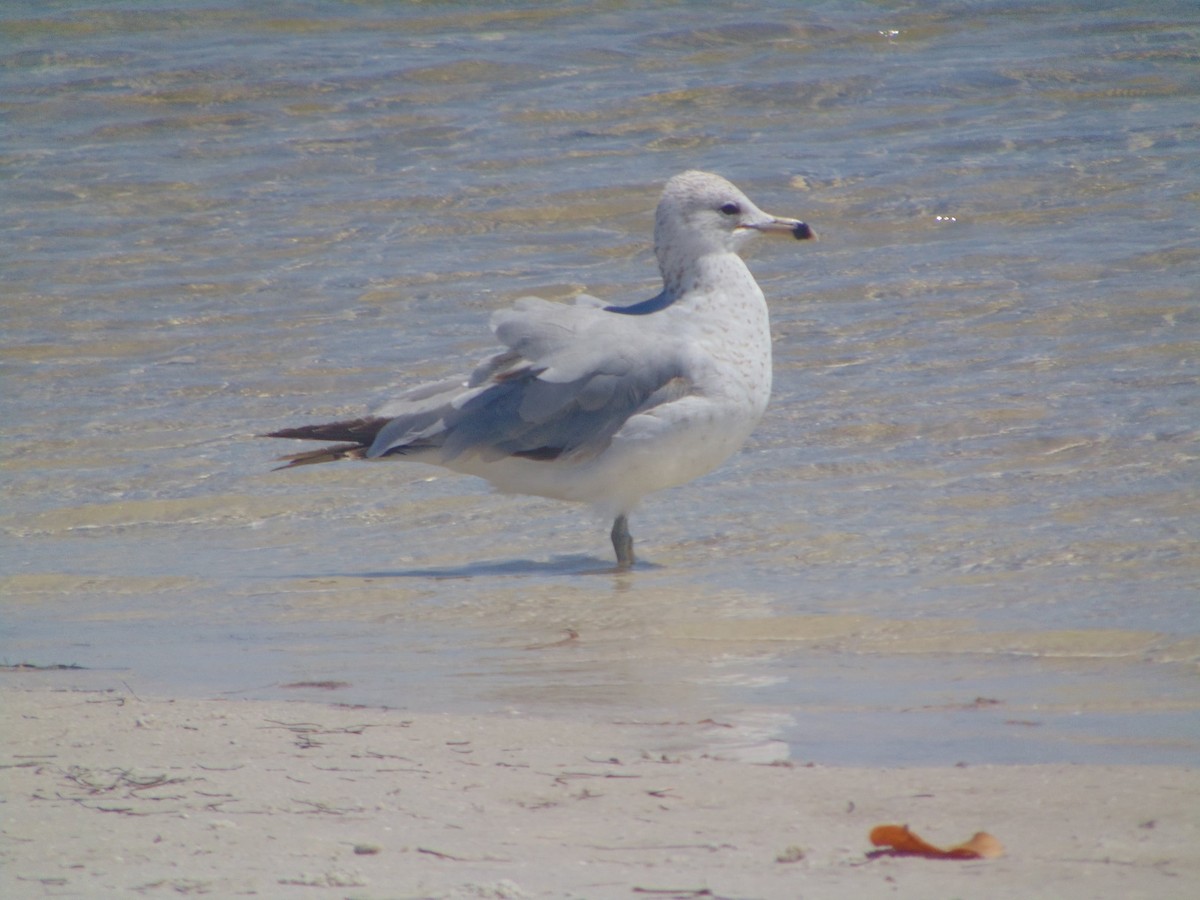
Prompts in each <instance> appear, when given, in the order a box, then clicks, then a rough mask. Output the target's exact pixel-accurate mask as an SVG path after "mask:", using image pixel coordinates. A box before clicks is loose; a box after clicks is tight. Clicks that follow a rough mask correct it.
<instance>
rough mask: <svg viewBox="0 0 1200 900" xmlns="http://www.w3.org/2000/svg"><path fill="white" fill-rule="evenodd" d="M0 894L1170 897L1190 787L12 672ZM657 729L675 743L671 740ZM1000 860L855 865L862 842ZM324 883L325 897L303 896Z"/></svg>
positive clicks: (1194, 795)
mask: <svg viewBox="0 0 1200 900" xmlns="http://www.w3.org/2000/svg"><path fill="white" fill-rule="evenodd" d="M5 677H6V679H8V680H7V681H6V683H5V686H4V687H3V688H2V692H0V730H2V732H3V734H4V735H6V738H5V741H4V749H3V753H2V756H0V769H2V771H3V785H4V787H3V797H4V816H3V844H2V848H0V853H2V858H3V865H2V866H0V894H3V895H4V896H5V897H14V898H18V897H84V896H86V897H104V896H118V895H120V896H124V895H126V894H131V893H135V894H138V895H140V896H143V897H152V896H162V897H168V896H178V895H181V894H182V895H191V894H197V895H198V894H208V895H212V896H223V897H235V896H245V895H255V896H261V897H288V896H302V897H327V896H328V897H354V898H384V897H388V898H396V897H422V898H425V897H428V898H435V897H436V898H467V897H471V898H478V897H492V898H524V897H574V898H609V897H614V898H615V897H666V898H674V897H681V898H684V897H718V898H720V897H724V898H794V897H800V896H803V897H805V898H845V897H856V898H868V900H869V898H875V897H889V898H890V897H897V896H908V897H917V896H930V897H951V896H971V897H1029V898H1033V897H1047V898H1048V897H1054V898H1080V900H1082V898H1095V897H1124V898H1132V897H1147V898H1149V897H1154V898H1170V897H1180V898H1182V897H1188V896H1194V894H1193V891H1194V889H1195V885H1196V884H1198V883H1200V813H1198V810H1200V770H1195V769H1187V768H1177V767H1165V766H1164V767H1151V766H1125V767H1111V766H1070V765H1031V766H969V767H941V768H895V769H886V768H872V769H864V768H840V767H825V766H820V767H817V766H805V765H802V764H778V763H777V764H770V765H764V764H754V763H750V762H746V761H744V760H737V759H729V758H722V757H721V756H720V755H719V754H718V753H706V752H703V751H701V750H697V751H693V752H671V751H670V750H669V749H667V750H664V747H667V746H669V745H678V741H679V737H680V735H681V734H684V735H686V734H687V733H689V732H690V733H692V734H693V736H694V737H695V741H694V746H696V747H702V746H703V745H704V735H705V734H706V733H708V732H711V731H712V729H714V728H719V727H720V723H714V722H712V721H702V722H650V721H643V722H630V721H611V722H592V723H582V722H570V721H557V720H556V721H552V720H539V719H535V718H528V717H523V716H500V715H496V716H464V715H444V716H443V715H425V714H422V715H416V716H414V715H408V714H405V713H403V712H400V711H395V710H386V709H379V708H350V707H338V706H326V705H320V704H314V703H299V702H257V701H242V700H190V699H169V698H149V697H146V696H136V695H134V694H133V693H131V692H130V691H128V690H125V689H117V690H112V689H102V690H56V689H53V688H52V686H51V685H52V679H51V678H50V677H48V676H45V675H40V674H22V675H19V676H15V677H14V676H13V675H11V674H8V675H6V676H5ZM668 735H669V737H668ZM885 823H907V824H908V825H910V826H911V827H912V828H913V830H914V831H917V832H918V833H920V834H921V835H922V836H923V837H925V838H926V839H928V840H929V841H931V842H933V843H935V844H939V845H952V844H956V843H959V842H961V841H965V840H966V839H967V838H969V837H970V836H971V835H972V834H974V833H975V832H977V831H987V832H990V833H991V834H992V835H994V836H995V837H996V838H998V839H999V840H1000V841H1001V842H1002V843H1003V844H1004V845H1005V847H1006V850H1007V852H1006V854H1005V855H1004V856H1003V857H1002V858H999V859H994V860H970V861H962V860H930V859H922V858H897V857H872V856H871V855H869V854H870V853H871V851H872V847H871V845H870V843H869V841H868V834H869V833H870V831H871V829H872V828H873V827H874V826H876V825H880V824H885ZM314 888H318V889H320V890H314Z"/></svg>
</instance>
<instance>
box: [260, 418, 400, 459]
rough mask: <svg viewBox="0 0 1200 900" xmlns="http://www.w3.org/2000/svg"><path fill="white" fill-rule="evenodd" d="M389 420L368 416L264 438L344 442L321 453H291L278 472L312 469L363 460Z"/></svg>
mask: <svg viewBox="0 0 1200 900" xmlns="http://www.w3.org/2000/svg"><path fill="white" fill-rule="evenodd" d="M388 421H390V420H388V419H386V418H382V417H378V416H369V417H367V418H362V419H348V420H347V421H344V422H327V423H325V424H322V425H301V426H300V427H299V428H284V429H283V430H281V431H272V432H271V433H270V434H267V435H263V437H273V438H296V439H298V440H304V441H344V442H348V443H341V444H336V445H335V446H333V447H322V448H320V449H319V450H306V451H305V452H303V453H292V454H289V455H288V456H281V457H279V461H280V462H286V463H287V465H285V466H277V467H276V468H277V469H291V468H293V467H294V466H311V465H315V464H316V463H325V462H334V461H336V460H339V459H363V458H364V457H365V456H366V455H367V448H368V447H370V446H371V444H372V443H374V441H375V436H376V435H378V434H379V432H380V430H381V429H382V428H383V426H384V425H386V424H387V423H388Z"/></svg>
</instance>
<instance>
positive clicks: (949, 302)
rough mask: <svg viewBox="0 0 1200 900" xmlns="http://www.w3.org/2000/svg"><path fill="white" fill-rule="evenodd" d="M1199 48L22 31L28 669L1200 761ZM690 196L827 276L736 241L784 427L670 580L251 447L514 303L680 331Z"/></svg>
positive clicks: (844, 744)
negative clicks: (677, 312)
mask: <svg viewBox="0 0 1200 900" xmlns="http://www.w3.org/2000/svg"><path fill="white" fill-rule="evenodd" d="M1198 39H1200V12H1197V10H1196V9H1195V6H1194V4H1191V3H1182V2H1181V3H1158V4H1154V5H1153V9H1150V8H1148V6H1147V5H1146V4H1126V5H1119V4H1112V5H1106V6H1104V7H1103V8H1101V9H1096V8H1095V4H1076V5H1071V4H1054V5H1051V6H1049V7H1047V6H1045V5H1044V4H1032V3H1012V2H999V3H984V2H964V3H954V4H951V3H932V4H921V5H919V6H916V7H913V6H911V5H908V4H891V3H858V4H844V3H836V4H835V3H816V4H795V3H783V2H775V3H772V2H765V3H753V4H749V3H747V4H722V5H716V6H714V5H706V6H705V7H704V11H703V12H701V11H700V10H699V7H698V5H695V4H674V5H671V4H654V5H649V4H647V5H639V4H632V5H631V4H624V3H599V4H597V3H586V4H584V3H577V4H560V5H555V6H554V7H553V8H550V7H547V6H545V5H542V4H515V3H508V4H486V5H472V4H460V3H419V4H416V3H414V4H372V3H331V2H312V3H282V4H274V5H272V8H271V11H270V12H269V13H267V12H264V11H261V10H256V9H251V8H249V7H246V6H245V5H244V4H233V3H225V4H222V3H219V2H218V3H215V4H214V3H204V4H201V3H191V2H181V3H175V4H171V5H165V4H158V3H154V2H146V3H135V4H123V5H120V4H112V3H92V4H80V3H49V4H47V3H40V2H39V3H36V4H35V3H10V4H6V5H5V6H4V9H3V10H2V11H0V113H2V114H3V117H4V126H3V129H2V131H0V178H2V179H3V180H2V181H0V195H2V196H3V203H0V226H2V227H3V230H4V235H5V240H4V243H3V244H2V245H0V267H2V275H0V278H2V280H3V287H4V290H3V293H2V294H0V316H2V320H0V329H2V332H3V354H2V356H0V365H2V368H0V378H2V380H3V394H2V396H0V414H2V415H0V453H2V456H0V471H2V473H3V485H4V487H3V492H4V493H3V496H4V501H3V508H2V509H0V569H2V572H3V574H2V575H0V578H2V579H3V580H0V592H2V595H3V596H2V598H0V655H2V656H3V657H4V661H6V662H9V663H16V662H31V663H36V664H41V665H48V664H55V663H60V664H65V663H74V664H79V665H82V666H86V667H88V670H87V671H86V672H56V673H47V674H45V675H38V676H33V677H36V678H37V679H41V680H43V681H49V682H50V683H55V684H62V685H70V684H81V685H82V684H95V683H96V682H97V679H99V680H100V681H101V682H102V681H103V680H104V679H109V680H110V681H111V682H112V683H119V682H121V681H125V682H127V683H129V684H131V685H134V686H136V687H137V688H138V689H139V690H145V691H147V692H153V691H155V690H157V691H159V692H180V693H191V694H204V695H209V694H222V695H226V694H228V695H235V696H262V697H278V696H286V697H319V698H324V699H333V700H338V701H343V702H364V703H382V704H386V705H391V706H399V707H404V708H411V709H421V710H434V709H446V710H452V711H464V710H481V711H487V710H511V711H515V712H522V713H529V714H545V715H574V716H583V717H586V718H599V719H612V718H614V717H625V718H629V717H640V718H642V719H646V718H652V717H660V718H661V717H666V716H670V717H671V718H672V719H673V720H675V721H689V720H690V721H700V720H703V719H706V718H713V717H716V718H723V719H727V720H728V721H730V722H735V723H740V724H741V725H743V726H744V733H745V735H746V736H747V737H746V740H747V741H748V742H751V743H752V742H753V741H756V740H761V741H763V742H770V741H782V742H785V743H786V744H787V745H788V746H790V749H791V753H792V754H793V756H795V757H796V758H798V759H817V760H819V761H822V762H831V763H835V762H839V761H845V762H868V763H881V762H889V761H902V762H908V763H915V762H921V761H931V762H946V761H959V760H966V761H979V762H987V761H1032V760H1058V759H1066V760H1079V761H1117V762H1180V761H1184V762H1188V763H1190V764H1196V763H1198V762H1200V716H1198V714H1197V708H1198V706H1200V691H1198V687H1200V683H1198V679H1197V675H1198V674H1200V672H1198V669H1197V660H1198V658H1200V636H1198V632H1200V611H1198V610H1200V607H1198V604H1197V597H1198V596H1200V590H1198V588H1200V566H1198V563H1197V553H1196V547H1197V539H1198V537H1200V534H1198V532H1200V472H1198V466H1197V457H1198V452H1197V451H1198V446H1200V444H1198V440H1197V438H1198V434H1200V411H1198V405H1200V404H1198V401H1200V390H1198V386H1200V377H1198V376H1200V353H1198V348H1200V302H1198V298H1197V285H1200V234H1198V232H1200V227H1198V225H1200V216H1198V215H1197V207H1198V204H1200V174H1198V173H1200V149H1198V148H1200V117H1198V116H1197V114H1196V110H1197V109H1198V108H1200V106H1198V105H1197V99H1198V94H1200V53H1198V51H1197V47H1200V40H1198ZM687 168H704V169H708V170H712V171H717V172H720V173H721V174H723V175H725V176H727V177H728V178H730V179H731V180H733V181H734V182H735V183H737V184H738V185H739V186H741V187H742V188H743V189H744V190H746V192H747V193H748V194H750V195H751V197H753V198H754V199H755V200H756V202H758V203H759V205H761V206H762V207H763V208H765V209H767V210H770V211H772V212H775V213H777V214H781V215H792V216H797V217H799V218H803V219H805V220H806V221H808V222H810V223H811V224H812V225H813V227H814V228H816V230H817V231H818V232H819V233H820V235H821V241H820V242H818V243H816V244H815V245H797V244H792V243H789V244H786V245H785V244H771V243H767V242H761V243H760V244H759V245H758V246H757V247H756V248H755V249H754V251H753V252H752V254H751V256H752V258H751V259H750V265H751V268H752V269H753V270H754V272H755V273H756V275H757V276H758V278H759V280H760V282H761V284H762V285H763V288H764V290H765V292H766V293H767V296H768V299H769V300H770V302H771V305H772V315H773V322H774V329H775V334H776V337H777V341H776V345H775V353H776V385H775V393H774V398H773V401H772V406H771V409H770V410H769V411H768V414H767V417H766V419H765V420H764V421H763V423H762V425H761V426H760V427H759V429H758V431H757V432H756V434H755V436H754V437H753V438H752V439H751V441H750V443H749V444H748V446H747V448H746V449H745V450H744V451H743V452H742V453H740V454H739V455H738V456H737V457H735V458H734V459H733V460H732V461H730V463H728V464H727V465H725V466H724V467H723V468H722V469H721V470H719V471H718V472H716V473H713V474H712V475H710V476H707V477H706V478H704V479H701V480H700V481H698V482H696V483H693V484H691V485H687V486H684V487H682V488H678V489H675V490H672V491H668V492H664V493H662V494H659V495H656V496H653V497H651V498H649V499H648V500H647V502H646V503H645V505H644V508H643V509H642V511H641V512H640V513H639V514H638V515H637V516H636V517H635V518H634V519H633V522H632V525H633V531H634V534H635V536H636V537H637V539H638V546H639V550H640V551H641V553H642V555H643V556H644V557H645V558H646V559H647V561H648V563H647V565H646V566H644V567H643V568H641V569H639V570H637V571H635V572H633V573H631V574H630V575H628V576H613V575H612V574H610V573H608V572H606V571H605V570H606V568H607V566H608V565H609V559H608V556H609V553H610V552H611V551H610V548H609V547H608V540H607V535H606V527H605V523H602V522H600V521H598V520H596V519H594V518H593V517H592V516H591V515H590V514H589V513H588V511H586V510H582V509H574V508H571V507H567V506H562V505H558V504H555V503H552V502H549V501H542V500H537V499H531V498H519V497H503V496H498V495H493V494H489V493H488V492H487V489H486V486H484V485H482V484H480V483H477V482H474V481H472V480H471V479H467V478H459V477H456V476H452V475H449V474H446V473H441V472H439V471H437V470H432V469H423V468H419V467H411V468H410V467H406V466H400V465H398V466H388V467H385V466H372V467H366V466H362V465H359V466H356V465H350V464H347V465H343V466H340V467H335V466H329V467H321V468H313V469H305V470H301V471H297V472H287V473H272V472H270V471H269V470H270V466H271V460H272V459H273V457H274V456H275V455H277V454H278V453H281V452H285V451H286V450H287V449H288V445H285V444H282V443H281V442H272V441H262V440H258V439H256V438H255V435H256V434H260V433H262V432H265V431H270V430H273V429H276V428H279V427H283V426H287V425H294V424H300V423H304V422H310V421H319V420H324V419H326V418H329V417H336V416H342V415H355V414H358V413H360V412H361V411H363V409H364V408H365V407H367V406H369V405H371V404H373V403H375V402H377V401H379V400H381V399H383V398H385V397H386V396H387V394H388V388H389V386H396V385H404V384H411V383H413V382H416V381H420V380H422V379H426V378H432V377H441V376H445V375H447V374H452V373H454V372H456V371H464V370H466V369H467V368H468V367H470V366H471V365H472V364H473V363H474V361H475V360H476V359H477V358H478V357H480V356H481V355H483V354H484V353H485V352H487V350H488V349H489V348H490V347H491V342H490V340H489V336H488V334H487V332H486V321H487V316H488V313H489V312H490V311H491V310H493V309H495V308H497V307H500V306H503V305H505V304H507V303H509V302H511V301H512V300H513V299H515V298H516V297H518V296H521V295H523V294H527V293H535V294H540V295H542V296H548V297H552V298H566V297H569V296H571V295H572V294H573V293H575V292H577V291H579V290H583V289H586V290H587V291H588V292H589V293H593V294H597V295H599V296H602V297H604V298H606V299H609V300H612V301H614V302H624V301H628V300H635V299H641V298H644V297H647V296H650V295H651V294H652V293H654V292H655V291H656V290H657V281H656V273H655V270H654V264H653V257H652V254H651V252H650V229H651V224H652V213H653V207H654V204H655V201H656V199H657V193H658V191H659V189H660V188H661V185H662V182H663V181H664V180H665V179H666V178H667V177H669V176H670V175H672V174H674V173H675V172H678V171H681V170H683V169H687ZM568 630H571V631H574V632H577V633H578V635H579V637H578V638H577V639H575V640H571V641H568V642H567V643H565V644H561V645H558V644H555V642H556V641H558V640H559V639H560V638H561V637H562V636H563V635H564V634H566V633H568ZM548 645H552V646H548ZM530 648H533V649H530ZM6 677H7V676H6ZM20 677H21V678H26V677H30V676H24V675H23V676H20ZM321 681H336V682H342V683H345V684H346V685H348V686H347V687H343V688H340V689H337V690H335V691H322V690H318V689H315V688H307V689H306V688H284V687H282V685H287V684H295V683H297V682H321ZM981 698H982V699H984V700H987V701H989V702H988V703H985V704H979V703H977V702H976V701H977V700H978V699H981ZM990 701H998V702H995V703H992V702H990ZM897 754H898V755H899V760H897V758H896V757H897Z"/></svg>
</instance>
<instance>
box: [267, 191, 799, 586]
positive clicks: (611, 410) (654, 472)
mask: <svg viewBox="0 0 1200 900" xmlns="http://www.w3.org/2000/svg"><path fill="white" fill-rule="evenodd" d="M760 233H764V234H785V235H791V236H792V237H795V238H798V239H804V238H810V237H813V232H812V230H811V229H810V228H809V227H808V226H807V225H805V224H804V223H803V222H800V221H797V220H796V219H784V218H779V217H777V216H772V215H768V214H767V213H765V212H763V211H762V210H761V209H759V208H758V207H757V206H755V205H754V204H753V203H752V202H751V201H750V200H749V198H747V197H746V195H745V194H743V193H742V192H741V191H739V190H738V189H737V188H736V187H734V186H733V185H732V184H730V183H729V182H728V181H726V180H725V179H724V178H721V177H720V176H719V175H712V174H709V173H707V172H694V171H693V172H684V173H683V174H681V175H676V176H675V177H674V178H672V179H671V180H670V181H668V182H667V185H666V188H665V189H664V190H663V194H662V198H661V199H660V200H659V203H658V209H657V211H656V213H655V223H654V253H655V256H657V257H658V266H659V269H660V271H661V272H662V278H663V289H662V292H661V293H660V294H658V296H656V297H654V298H652V299H650V300H645V301H643V302H641V303H635V304H633V305H631V306H606V305H604V303H603V302H602V301H599V300H597V299H596V298H594V297H589V296H586V295H583V296H580V297H579V298H577V299H576V300H575V302H574V303H573V304H571V305H567V304H562V303H552V302H550V301H547V300H542V299H541V298H538V297H523V298H521V299H520V300H518V301H517V302H516V303H515V304H514V306H513V307H512V308H511V309H505V310H500V311H499V312H496V313H495V314H493V315H492V319H491V328H492V331H493V332H495V335H496V337H497V338H499V340H500V342H501V343H502V344H503V345H504V349H503V350H500V351H498V352H496V353H494V354H493V355H492V356H489V357H487V358H486V359H484V360H483V361H482V362H481V363H480V364H479V365H478V367H477V368H476V369H475V371H474V372H473V373H472V374H471V376H470V377H469V378H465V379H463V378H455V379H450V380H448V381H441V382H437V383H434V384H425V385H420V386H418V387H415V388H412V389H411V390H409V391H406V392H405V393H403V394H401V395H400V396H399V397H398V398H396V399H395V400H394V401H392V402H390V403H388V404H387V405H385V406H384V407H383V408H381V409H379V410H377V411H376V412H375V413H374V414H373V415H371V416H368V417H366V418H361V419H354V420H351V421H345V422H332V423H329V424H325V425H305V426H302V427H299V428H286V429H283V430H282V431H276V432H274V433H272V434H270V435H267V436H268V437H282V438H302V439H306V440H321V441H339V442H341V443H339V444H337V445H336V446H332V447H325V448H322V449H319V450H310V451H308V452H305V453H297V454H294V455H291V456H285V457H282V459H283V460H286V461H287V462H288V464H287V465H286V466H282V467H281V468H291V467H292V466H302V465H308V464H310V463H320V462H331V461H333V460H338V459H368V460H380V459H387V460H402V459H408V460H417V461H420V462H425V463H432V464H434V465H438V466H443V467H445V468H447V469H452V470H453V471H455V472H465V473H467V474H469V475H478V476H479V477H481V478H485V479H487V480H488V481H489V482H491V483H492V485H493V486H495V487H496V488H498V489H499V490H501V491H504V492H506V493H518V494H535V495H537V496H541V497H553V498H555V499H558V500H571V501H578V502H583V503H590V504H592V505H593V506H594V507H596V508H597V509H599V510H600V511H601V512H603V513H605V514H607V515H609V516H611V517H612V518H613V526H612V534H611V536H612V543H613V549H614V550H615V551H616V555H617V566H618V567H619V568H621V569H628V568H629V567H630V566H632V565H633V562H634V555H633V538H632V537H631V536H630V534H629V520H628V516H629V513H630V512H631V511H632V510H633V508H634V507H635V506H636V505H637V503H638V501H639V500H641V498H642V497H644V496H645V495H646V494H649V493H650V492H652V491H657V490H661V489H662V488H667V487H673V486H674V485H679V484H683V483H684V482H687V481H691V480H692V479H693V478H698V477H700V476H701V475H704V474H705V473H707V472H710V471H712V470H713V469H715V468H716V467H717V466H719V465H720V464H721V463H722V462H724V461H725V460H726V459H727V458H728V457H729V456H730V455H732V454H733V453H734V452H735V451H736V450H738V449H739V448H740V447H741V446H742V444H743V443H744V442H745V441H746V438H747V437H749V435H750V432H751V431H752V430H753V429H754V426H755V425H756V424H757V423H758V420H759V419H760V418H761V417H762V414H763V411H764V410H765V409H766V406H767V400H768V398H769V396H770V393H771V331H770V323H769V321H768V316H767V304H766V300H765V299H764V298H763V293H762V290H761V289H760V288H759V286H758V283H757V282H756V281H755V280H754V276H753V275H751V274H750V270H749V269H747V268H746V264H745V263H744V262H742V259H741V257H740V256H738V249H739V248H740V247H741V246H742V245H743V244H744V243H745V242H746V240H747V239H749V238H750V237H751V236H753V235H756V234H760Z"/></svg>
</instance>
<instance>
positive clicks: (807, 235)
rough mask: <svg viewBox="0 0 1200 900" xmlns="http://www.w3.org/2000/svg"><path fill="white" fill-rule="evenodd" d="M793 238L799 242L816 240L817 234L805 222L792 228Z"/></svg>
mask: <svg viewBox="0 0 1200 900" xmlns="http://www.w3.org/2000/svg"><path fill="white" fill-rule="evenodd" d="M792 237H794V238H795V239H796V240H798V241H808V240H816V238H817V233H816V232H815V231H813V230H812V229H811V228H809V227H808V225H807V224H806V223H805V222H797V223H796V224H795V226H794V227H793V228H792Z"/></svg>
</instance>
